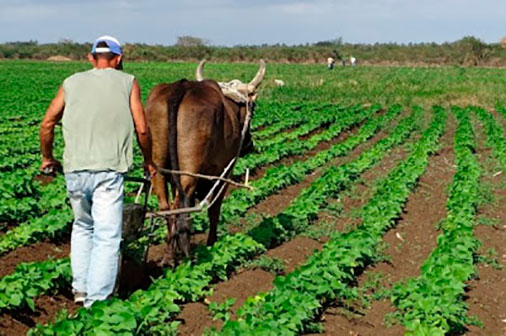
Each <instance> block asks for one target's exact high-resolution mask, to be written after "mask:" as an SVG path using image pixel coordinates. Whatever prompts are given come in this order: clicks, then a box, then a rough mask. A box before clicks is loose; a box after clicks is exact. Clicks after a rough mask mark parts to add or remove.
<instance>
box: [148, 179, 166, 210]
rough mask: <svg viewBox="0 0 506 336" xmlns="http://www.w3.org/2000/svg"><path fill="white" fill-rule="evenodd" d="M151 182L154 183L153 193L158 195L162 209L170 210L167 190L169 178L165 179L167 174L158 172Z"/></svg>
mask: <svg viewBox="0 0 506 336" xmlns="http://www.w3.org/2000/svg"><path fill="white" fill-rule="evenodd" d="M151 183H152V184H153V193H154V194H155V195H156V196H157V197H158V204H159V207H160V210H168V209H169V199H168V192H167V189H168V188H167V180H166V179H165V176H163V175H162V174H160V173H158V174H156V175H155V176H154V177H153V179H152V181H151Z"/></svg>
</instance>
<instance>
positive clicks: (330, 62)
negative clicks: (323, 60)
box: [327, 57, 335, 70]
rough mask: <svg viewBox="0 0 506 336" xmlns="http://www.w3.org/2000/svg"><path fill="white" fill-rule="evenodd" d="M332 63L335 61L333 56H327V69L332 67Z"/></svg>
mask: <svg viewBox="0 0 506 336" xmlns="http://www.w3.org/2000/svg"><path fill="white" fill-rule="evenodd" d="M334 63H335V60H334V58H332V57H329V58H327V68H328V69H329V70H332V69H334Z"/></svg>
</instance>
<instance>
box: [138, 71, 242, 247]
mask: <svg viewBox="0 0 506 336" xmlns="http://www.w3.org/2000/svg"><path fill="white" fill-rule="evenodd" d="M171 109H174V112H175V113H176V116H177V122H176V123H177V129H175V131H176V132H175V133H176V134H173V133H171V132H172V131H171V130H172V129H174V128H173V127H171V126H173V125H170V120H171V118H170V115H171ZM146 114H147V119H148V124H149V127H150V129H151V133H152V138H153V160H154V162H155V163H156V164H157V165H158V166H159V167H162V168H170V169H178V170H181V171H187V172H192V173H200V174H207V175H214V176H218V175H220V174H221V173H222V172H223V170H224V168H225V167H226V166H227V164H228V163H229V162H230V161H231V160H232V159H233V158H234V157H235V155H236V154H237V151H238V149H239V143H240V138H241V130H242V126H243V122H244V118H245V114H246V108H245V105H244V104H241V105H239V104H237V103H235V102H233V101H232V100H230V99H228V98H226V97H225V96H224V95H223V93H222V92H221V89H220V87H219V86H218V84H217V83H216V82H214V81H211V80H204V81H201V82H196V81H186V80H182V81H178V82H175V83H171V84H160V85H157V86H156V87H155V88H154V89H153V90H152V91H151V93H150V95H149V97H148V100H147V106H146ZM248 133H249V132H248ZM248 135H249V134H248ZM171 139H172V140H171ZM174 141H175V142H176V143H174ZM250 143H251V137H249V136H248V137H247V139H245V144H244V145H243V147H244V146H245V145H250ZM171 146H172V147H171ZM248 147H249V146H248ZM171 150H172V152H173V153H171ZM171 154H172V155H173V157H172V158H173V159H174V158H175V159H176V160H175V161H174V160H171ZM177 179H179V180H177ZM169 182H170V183H171V186H172V188H171V189H172V190H173V191H174V192H173V195H172V196H173V201H172V202H170V200H169V197H168V196H169V195H168V188H167V179H166V177H165V176H164V175H162V174H157V175H156V176H155V177H154V178H153V190H154V193H155V194H156V195H157V196H158V200H159V204H160V209H161V210H166V209H177V208H180V207H188V206H193V205H194V203H195V198H196V197H197V198H203V197H205V195H206V194H207V192H208V191H209V189H210V187H211V183H209V182H208V181H204V180H200V181H198V180H197V178H194V177H191V176H188V175H173V176H172V178H171V179H170V181H169ZM178 182H180V186H178V184H179V183H178ZM223 194H224V193H223ZM223 194H222V195H223ZM222 200H223V196H222V197H220V199H218V200H217V201H216V203H215V204H214V205H213V206H212V207H210V208H209V210H208V216H209V221H210V232H209V237H208V240H207V243H208V245H211V244H213V243H214V242H215V241H216V238H217V236H216V234H217V232H216V231H217V224H218V220H219V215H220V209H221V203H222ZM178 234H179V237H178V239H179V241H178V242H176V243H177V244H178V247H179V249H180V250H182V252H183V253H184V254H185V255H188V254H189V238H190V226H189V216H188V215H186V216H185V215H180V216H178V219H177V221H172V222H170V221H169V240H170V237H174V235H178ZM173 241H174V239H172V242H173ZM173 243H174V242H173Z"/></svg>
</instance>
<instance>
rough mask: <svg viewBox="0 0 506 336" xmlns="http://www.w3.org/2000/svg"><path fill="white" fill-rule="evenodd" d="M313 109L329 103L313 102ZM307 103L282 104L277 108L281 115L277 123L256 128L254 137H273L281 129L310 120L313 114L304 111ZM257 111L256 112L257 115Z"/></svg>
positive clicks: (277, 112) (315, 109)
mask: <svg viewBox="0 0 506 336" xmlns="http://www.w3.org/2000/svg"><path fill="white" fill-rule="evenodd" d="M309 106H311V107H312V110H314V111H317V110H318V109H321V108H323V107H326V106H327V104H325V105H323V104H311V105H309ZM304 107H305V104H304V105H302V104H297V105H295V104H283V105H280V106H279V107H278V108H277V109H276V114H277V115H278V116H279V117H278V118H279V120H278V121H277V122H276V123H275V124H271V125H270V126H269V127H266V128H264V129H262V130H256V131H255V132H253V138H254V139H255V140H259V139H266V138H269V137H272V136H274V135H277V134H279V133H280V132H281V131H284V130H286V129H288V128H293V127H296V126H298V125H300V124H303V123H305V122H307V121H308V117H310V116H311V113H303V112H305V108H304ZM254 118H257V116H256V113H255V117H254Z"/></svg>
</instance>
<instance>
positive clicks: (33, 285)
mask: <svg viewBox="0 0 506 336" xmlns="http://www.w3.org/2000/svg"><path fill="white" fill-rule="evenodd" d="M71 280H72V273H71V271H70V261H69V259H61V260H48V261H45V262H36V263H22V264H19V265H18V266H17V267H16V270H15V271H14V272H13V273H12V274H9V275H7V276H5V277H3V278H1V279H0V312H4V311H7V310H12V309H19V308H22V307H25V306H28V307H29V308H30V309H31V310H35V307H34V302H33V299H34V298H35V297H37V296H39V295H41V294H49V293H51V292H55V291H56V290H58V289H60V288H65V287H66V286H68V284H69V283H70V281H71Z"/></svg>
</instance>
